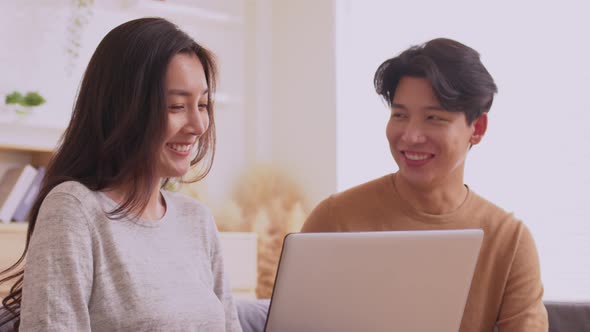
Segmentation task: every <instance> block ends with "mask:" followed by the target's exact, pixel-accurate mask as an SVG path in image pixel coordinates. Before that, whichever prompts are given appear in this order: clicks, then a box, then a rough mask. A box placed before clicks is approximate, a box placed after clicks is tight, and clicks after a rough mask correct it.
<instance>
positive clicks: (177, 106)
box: [170, 105, 184, 111]
mask: <svg viewBox="0 0 590 332" xmlns="http://www.w3.org/2000/svg"><path fill="white" fill-rule="evenodd" d="M183 108H184V105H172V106H170V109H171V110H176V111H178V110H182V109H183Z"/></svg>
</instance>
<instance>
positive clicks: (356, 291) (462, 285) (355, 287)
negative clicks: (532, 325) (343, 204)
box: [265, 229, 483, 332]
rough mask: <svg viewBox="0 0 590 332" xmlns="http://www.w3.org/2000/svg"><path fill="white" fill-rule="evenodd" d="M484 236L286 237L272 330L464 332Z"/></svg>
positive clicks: (270, 322)
mask: <svg viewBox="0 0 590 332" xmlns="http://www.w3.org/2000/svg"><path fill="white" fill-rule="evenodd" d="M482 239H483V231H482V230H478V229H472V230H451V231H401V232H399V231H397V232H360V233H295V234H289V235H288V236H287V237H285V241H284V244H283V251H282V253H281V260H280V263H279V268H278V272H277V277H276V281H275V286H274V291H273V295H272V299H271V304H270V308H269V312H268V318H267V322H266V327H265V331H267V332H277V331H281V332H290V331H298V332H300V331H306V332H314V331H339V332H346V331H355V332H358V331H376V332H378V331H410V332H411V331H442V332H445V331H449V332H450V331H453V332H456V331H458V330H459V326H460V323H461V318H462V316H463V310H464V308H465V302H466V299H467V295H468V293H469V288H470V285H471V279H472V277H473V271H474V269H475V265H476V263H477V258H478V255H479V249H480V246H481V242H482Z"/></svg>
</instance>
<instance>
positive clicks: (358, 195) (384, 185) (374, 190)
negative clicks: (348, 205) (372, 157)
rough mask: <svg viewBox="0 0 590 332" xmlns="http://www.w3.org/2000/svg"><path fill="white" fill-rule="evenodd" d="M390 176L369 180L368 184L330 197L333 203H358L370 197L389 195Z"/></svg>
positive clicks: (390, 188)
mask: <svg viewBox="0 0 590 332" xmlns="http://www.w3.org/2000/svg"><path fill="white" fill-rule="evenodd" d="M392 181H393V180H392V174H388V175H384V176H382V177H379V178H376V179H373V180H370V181H368V182H365V183H362V184H359V185H356V186H354V187H351V188H349V189H346V190H344V191H341V192H339V193H336V194H334V195H332V196H331V197H332V199H333V200H335V201H350V200H352V201H358V200H365V199H368V198H371V197H372V196H375V195H377V196H383V195H384V194H385V195H387V194H388V193H391V190H392V186H393V183H392Z"/></svg>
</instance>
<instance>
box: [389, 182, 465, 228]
mask: <svg viewBox="0 0 590 332" xmlns="http://www.w3.org/2000/svg"><path fill="white" fill-rule="evenodd" d="M396 174H397V173H392V174H390V175H389V176H388V178H389V179H388V180H389V181H388V187H389V188H390V192H391V195H392V197H393V198H395V199H397V200H398V201H399V202H400V203H401V204H400V205H401V209H402V211H403V212H404V213H405V214H406V215H408V216H409V217H411V218H412V219H415V220H418V221H421V222H423V223H427V224H448V223H452V222H455V221H458V220H463V219H464V218H465V215H466V211H467V210H468V209H469V206H470V205H471V202H472V201H473V197H474V193H473V192H472V191H471V189H470V188H469V186H467V185H465V187H466V188H467V196H466V197H465V200H463V202H462V203H461V205H459V207H457V208H456V209H455V210H453V211H451V212H448V213H443V214H430V213H426V212H422V211H419V210H418V209H416V208H414V207H413V206H412V205H411V204H410V203H409V202H408V201H406V200H405V199H404V198H403V197H402V196H401V195H400V193H399V192H398V191H397V188H396V187H395V176H396Z"/></svg>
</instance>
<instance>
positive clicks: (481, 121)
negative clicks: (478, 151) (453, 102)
mask: <svg viewBox="0 0 590 332" xmlns="http://www.w3.org/2000/svg"><path fill="white" fill-rule="evenodd" d="M471 125H472V126H473V128H474V130H473V133H472V134H471V138H470V139H469V143H471V145H475V144H477V143H479V142H481V139H482V138H483V135H485V133H486V130H487V129H488V113H485V112H484V113H481V115H480V116H479V117H478V118H477V119H475V120H473V123H472V124H471Z"/></svg>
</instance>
